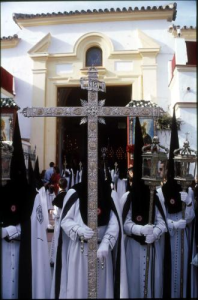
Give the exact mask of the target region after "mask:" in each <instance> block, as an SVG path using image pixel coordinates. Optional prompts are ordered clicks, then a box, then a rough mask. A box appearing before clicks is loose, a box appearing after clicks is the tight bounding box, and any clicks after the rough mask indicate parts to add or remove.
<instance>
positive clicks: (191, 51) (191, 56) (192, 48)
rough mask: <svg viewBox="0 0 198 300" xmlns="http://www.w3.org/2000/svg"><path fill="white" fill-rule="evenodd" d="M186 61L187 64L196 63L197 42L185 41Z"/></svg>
mask: <svg viewBox="0 0 198 300" xmlns="http://www.w3.org/2000/svg"><path fill="white" fill-rule="evenodd" d="M186 48H187V56H188V62H187V65H196V64H197V42H186Z"/></svg>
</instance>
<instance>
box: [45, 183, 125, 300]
mask: <svg viewBox="0 0 198 300" xmlns="http://www.w3.org/2000/svg"><path fill="white" fill-rule="evenodd" d="M74 192H75V190H74V189H70V190H69V191H68V193H67V195H66V197H65V199H64V205H63V207H64V206H65V204H66V202H67V200H68V199H69V198H70V196H71V195H72V194H73V193H74ZM60 225H61V227H62V229H63V231H64V233H63V246H62V249H63V251H62V272H61V285H60V294H59V298H88V260H87V251H88V249H87V246H88V244H87V243H84V252H83V253H82V252H81V249H80V244H81V243H80V241H79V236H78V234H77V232H76V231H77V229H78V226H79V225H80V226H82V227H85V226H86V225H85V224H84V222H83V220H82V217H81V214H80V210H79V199H78V200H77V201H76V202H75V203H74V204H73V205H72V207H71V208H70V210H69V211H68V213H67V215H66V216H65V218H63V220H62V221H61V224H59V228H60ZM118 231H119V227H118V222H117V218H116V216H115V215H114V213H113V212H111V216H110V221H109V224H108V225H107V226H101V227H98V238H99V239H100V240H101V243H102V242H103V241H104V240H103V239H104V237H107V238H108V239H109V245H110V249H111V250H112V249H113V248H114V246H115V244H116V240H117V237H118ZM122 244H123V243H122ZM99 246H100V245H99ZM111 250H109V254H108V257H107V259H106V261H105V268H104V269H103V270H102V268H101V265H100V263H99V264H98V288H97V293H98V294H97V296H98V298H113V290H114V283H113V265H112V256H111ZM124 258H125V253H124V246H122V258H121V261H122V263H121V282H122V284H121V286H120V290H121V297H122V298H126V297H128V286H127V280H126V265H125V266H124V263H123V261H124ZM125 263H126V262H125ZM54 269H55V268H54ZM54 275H55V274H54ZM54 290H55V276H53V284H52V291H51V298H55V291H54Z"/></svg>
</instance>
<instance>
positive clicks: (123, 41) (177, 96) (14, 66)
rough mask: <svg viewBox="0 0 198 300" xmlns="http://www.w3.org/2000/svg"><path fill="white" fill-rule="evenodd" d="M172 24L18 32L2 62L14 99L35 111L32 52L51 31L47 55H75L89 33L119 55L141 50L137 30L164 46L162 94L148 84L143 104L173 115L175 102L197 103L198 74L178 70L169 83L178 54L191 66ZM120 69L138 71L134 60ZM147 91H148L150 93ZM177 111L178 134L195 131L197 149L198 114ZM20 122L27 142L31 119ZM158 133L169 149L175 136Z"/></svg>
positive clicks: (44, 28)
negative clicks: (11, 82)
mask: <svg viewBox="0 0 198 300" xmlns="http://www.w3.org/2000/svg"><path fill="white" fill-rule="evenodd" d="M13 22H14V21H13ZM169 25H170V22H167V21H165V20H153V21H151V20H150V21H149V20H146V21H133V22H132V21H127V22H123V21H122V22H104V23H92V24H91V23H83V24H65V25H54V26H38V27H27V28H23V29H22V30H20V32H18V37H19V38H20V39H21V40H20V42H19V44H18V45H17V46H16V47H15V48H12V49H2V50H1V64H2V66H3V67H4V68H5V69H6V70H7V71H8V72H10V73H11V74H12V75H13V76H14V77H15V90H16V96H15V101H16V103H17V105H18V106H19V107H20V108H21V110H22V109H23V108H25V107H27V106H29V107H31V103H32V90H33V89H32V85H33V74H32V68H33V61H32V60H31V58H30V57H29V54H28V51H29V50H30V49H31V48H32V47H33V46H34V45H35V44H36V43H38V42H39V41H40V40H41V39H42V38H43V37H45V36H46V35H47V34H48V33H50V34H51V37H52V38H51V44H50V46H49V48H48V52H49V53H51V54H55V53H72V52H73V50H74V45H75V43H76V42H77V41H78V39H79V38H80V37H82V36H83V35H85V34H86V33H90V32H98V33H103V34H105V35H106V36H107V37H108V38H109V39H110V40H111V42H112V44H113V47H114V51H121V50H137V49H138V48H141V47H142V45H141V44H140V41H139V39H138V33H137V30H138V29H139V30H141V31H142V32H143V33H145V34H146V35H148V36H149V37H151V38H152V39H153V40H154V41H155V42H156V43H157V44H159V45H160V53H159V54H158V56H157V58H156V68H157V76H156V81H157V87H156V88H157V91H156V95H157V96H153V95H152V86H149V87H147V85H146V84H144V87H145V91H143V95H144V97H146V98H144V100H151V101H154V102H156V103H157V104H158V105H159V106H160V107H162V108H163V109H164V110H165V111H168V112H169V113H170V114H171V115H172V108H173V106H174V104H175V103H176V102H181V101H184V102H193V101H195V99H196V93H197V91H196V72H193V71H192V72H184V71H182V72H177V71H175V74H174V78H173V79H172V81H171V84H170V82H169V79H170V70H169V69H170V61H171V60H172V58H173V55H174V53H175V51H176V63H177V64H185V63H186V50H185V42H184V40H183V39H179V38H176V39H175V38H174V37H173V35H172V34H171V33H169V32H168V27H169ZM116 67H117V68H121V69H122V70H123V69H124V70H126V68H129V67H130V68H132V67H133V62H132V61H130V66H126V65H123V64H122V62H119V63H118V64H117V66H116ZM70 69H71V66H69V65H67V66H65V65H64V66H63V65H61V64H60V65H59V66H58V65H57V70H56V71H57V75H61V74H62V73H65V71H66V73H69V72H70V71H71V70H70ZM169 84H170V88H169ZM187 87H190V91H187ZM147 88H148V90H146V89H147ZM134 100H135V99H134ZM176 113H177V117H180V118H181V119H182V120H184V122H185V124H184V125H182V128H181V129H182V130H181V131H179V137H180V138H181V139H182V140H181V141H183V139H184V133H185V132H187V131H188V132H190V133H191V136H190V137H189V139H190V141H191V140H192V147H193V146H194V147H196V145H197V144H196V136H197V131H196V124H197V123H196V110H195V109H194V110H193V109H183V108H182V109H178V110H177V112H176ZM19 124H20V130H21V135H22V138H26V139H29V138H30V131H31V118H25V117H23V115H21V114H19ZM158 134H159V137H160V142H161V144H164V145H166V146H169V142H170V132H169V131H165V132H158ZM32 147H34V145H32Z"/></svg>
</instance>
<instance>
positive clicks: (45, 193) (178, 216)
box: [1, 118, 198, 299]
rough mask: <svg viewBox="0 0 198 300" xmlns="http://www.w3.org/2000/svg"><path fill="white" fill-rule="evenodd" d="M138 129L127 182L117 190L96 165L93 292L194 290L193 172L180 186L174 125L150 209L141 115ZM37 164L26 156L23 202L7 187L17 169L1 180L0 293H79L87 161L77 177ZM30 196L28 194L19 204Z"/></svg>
mask: <svg viewBox="0 0 198 300" xmlns="http://www.w3.org/2000/svg"><path fill="white" fill-rule="evenodd" d="M172 128H174V126H172ZM135 130H136V134H135V136H136V139H135V150H134V151H135V152H134V164H133V166H131V167H130V168H129V169H128V178H127V183H126V185H125V187H126V189H124V190H123V191H122V192H121V193H119V192H118V181H117V174H116V172H112V171H111V172H110V171H109V170H108V169H107V168H105V169H104V167H103V165H102V164H101V165H100V167H99V168H98V199H97V200H98V210H97V211H98V217H97V218H98V228H97V236H98V249H97V260H98V263H97V297H98V298H168V297H169V298H180V297H181V298H187V297H188V298H197V296H198V285H197V282H198V254H197V252H198V251H197V247H198V244H197V223H198V220H197V209H198V208H197V201H198V199H197V191H198V182H197V178H195V184H194V185H192V186H191V187H189V188H188V189H187V190H186V191H183V190H182V189H181V186H180V185H179V184H178V183H177V182H176V181H175V180H174V176H173V172H174V170H173V167H172V162H173V157H172V154H173V151H174V149H176V148H179V147H178V144H174V145H173V142H175V141H177V142H178V140H177V139H178V137H177V136H174V134H175V132H174V133H173V130H172V133H171V142H170V143H171V146H170V155H169V160H168V169H167V170H165V168H164V167H165V165H164V164H163V162H161V165H159V172H161V173H160V174H161V178H162V180H161V185H159V186H157V187H156V189H155V193H154V202H153V203H154V204H153V207H152V213H151V211H150V201H151V199H150V190H149V187H148V186H147V185H145V183H144V182H143V180H142V179H141V178H142V167H141V166H142V157H141V149H142V146H143V145H144V143H143V137H142V133H141V126H140V122H139V119H138V118H136V128H135ZM15 147H16V145H15ZM16 148H17V147H16ZM17 155H18V156H19V155H20V153H18V154H17ZM11 167H12V166H11ZM20 168H21V166H20ZM13 169H15V170H16V166H13ZM38 170H39V166H38V159H37V162H36V164H35V167H34V170H33V168H32V166H31V162H30V160H29V172H28V182H26V179H25V178H24V184H26V188H25V187H24V189H25V194H24V196H23V198H24V199H21V201H22V200H23V202H22V205H23V209H21V207H20V205H21V203H19V200H16V197H17V196H19V195H21V192H18V190H17V192H18V194H17V192H16V190H15V192H14V193H13V187H17V186H18V184H19V179H20V180H21V177H20V178H17V177H19V174H22V171H21V170H20V172H18V174H17V176H15V177H14V175H12V177H11V181H10V182H9V183H8V184H5V185H4V186H1V192H2V193H3V197H4V199H8V201H7V204H6V205H4V206H3V214H1V218H2V220H1V241H2V249H1V250H2V251H1V256H2V257H1V259H2V262H3V267H2V274H1V291H2V295H1V296H2V298H3V299H17V298H19V299H20V298H25V297H27V298H28V299H39V298H40V299H41V298H42V299H48V298H51V299H59V298H61V299H67V298H70V299H74V298H75V299H76V298H81V299H83V298H85V299H86V298H88V241H89V240H90V239H91V238H92V237H93V236H94V233H95V231H94V228H90V227H89V226H88V200H87V199H88V197H87V193H88V191H87V186H88V182H87V171H88V170H87V168H86V166H85V165H84V166H83V168H82V170H81V172H79V173H80V174H78V176H77V177H76V178H74V177H72V175H73V172H72V170H71V169H70V170H69V169H65V170H63V171H62V172H60V170H59V167H58V166H55V164H54V163H53V162H51V163H50V165H49V169H47V170H46V171H44V172H42V174H40V173H39V171H38ZM20 176H21V175H20ZM12 182H14V185H13V186H12ZM20 184H21V182H20ZM11 189H12V190H11ZM30 191H31V193H30ZM27 195H28V197H29V198H31V201H29V206H28V207H26V209H24V203H25V197H27ZM26 200H27V199H26ZM14 201H17V202H14ZM26 202H27V201H26ZM182 203H184V205H182ZM184 206H185V209H184V214H183V211H182V207H184ZM20 210H21V213H20ZM49 212H50V213H51V214H52V216H53V219H54V226H50V222H49ZM149 216H151V219H149V218H150V217H149ZM50 229H51V230H52V231H53V239H52V243H51V246H50V249H49V247H48V241H47V230H50Z"/></svg>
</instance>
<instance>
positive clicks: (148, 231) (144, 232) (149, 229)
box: [140, 224, 153, 236]
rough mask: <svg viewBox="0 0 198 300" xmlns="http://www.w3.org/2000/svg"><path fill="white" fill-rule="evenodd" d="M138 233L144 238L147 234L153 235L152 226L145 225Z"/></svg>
mask: <svg viewBox="0 0 198 300" xmlns="http://www.w3.org/2000/svg"><path fill="white" fill-rule="evenodd" d="M140 233H141V234H142V235H145V236H147V235H148V234H153V225H148V224H147V225H144V226H142V228H141V229H140Z"/></svg>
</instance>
